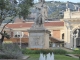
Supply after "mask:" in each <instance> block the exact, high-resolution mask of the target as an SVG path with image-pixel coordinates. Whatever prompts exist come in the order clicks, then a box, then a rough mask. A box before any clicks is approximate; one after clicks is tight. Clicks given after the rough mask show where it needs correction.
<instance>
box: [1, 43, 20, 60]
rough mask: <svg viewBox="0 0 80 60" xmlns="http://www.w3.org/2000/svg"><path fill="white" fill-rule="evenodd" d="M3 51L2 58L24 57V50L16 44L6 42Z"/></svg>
mask: <svg viewBox="0 0 80 60" xmlns="http://www.w3.org/2000/svg"><path fill="white" fill-rule="evenodd" d="M2 52H3V54H0V58H1V59H18V58H21V57H22V52H21V50H20V48H19V46H18V45H16V44H15V45H14V44H4V45H3V48H2Z"/></svg>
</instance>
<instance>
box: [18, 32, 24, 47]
mask: <svg viewBox="0 0 80 60" xmlns="http://www.w3.org/2000/svg"><path fill="white" fill-rule="evenodd" d="M18 35H19V32H17V37H18V38H20V42H19V43H20V45H19V46H20V49H21V46H22V41H21V38H22V37H23V32H21V34H20V37H19V36H18Z"/></svg>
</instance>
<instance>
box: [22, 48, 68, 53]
mask: <svg viewBox="0 0 80 60" xmlns="http://www.w3.org/2000/svg"><path fill="white" fill-rule="evenodd" d="M52 52H53V53H54V54H66V53H67V52H66V51H65V50H62V49H40V50H31V49H23V50H22V53H23V54H40V53H44V54H47V53H52Z"/></svg>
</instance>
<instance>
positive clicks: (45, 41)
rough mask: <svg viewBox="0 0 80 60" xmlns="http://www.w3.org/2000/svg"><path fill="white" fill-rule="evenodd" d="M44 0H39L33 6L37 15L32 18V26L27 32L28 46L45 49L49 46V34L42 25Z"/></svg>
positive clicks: (43, 21) (43, 20)
mask: <svg viewBox="0 0 80 60" xmlns="http://www.w3.org/2000/svg"><path fill="white" fill-rule="evenodd" d="M44 6H45V5H44V0H39V5H37V6H35V8H36V10H37V12H36V14H37V16H36V18H35V20H34V24H33V26H32V27H31V28H30V29H29V30H28V32H29V48H39V49H47V48H49V34H50V31H48V30H47V29H46V28H45V27H44V23H45V13H44V14H43V12H45V10H44V8H45V7H44Z"/></svg>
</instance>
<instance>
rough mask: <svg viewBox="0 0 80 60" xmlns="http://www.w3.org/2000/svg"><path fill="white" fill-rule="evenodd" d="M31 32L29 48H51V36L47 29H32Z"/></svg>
mask: <svg viewBox="0 0 80 60" xmlns="http://www.w3.org/2000/svg"><path fill="white" fill-rule="evenodd" d="M28 32H29V48H39V49H48V48H49V34H50V31H48V30H47V29H45V28H42V27H38V28H31V29H29V30H28Z"/></svg>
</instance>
